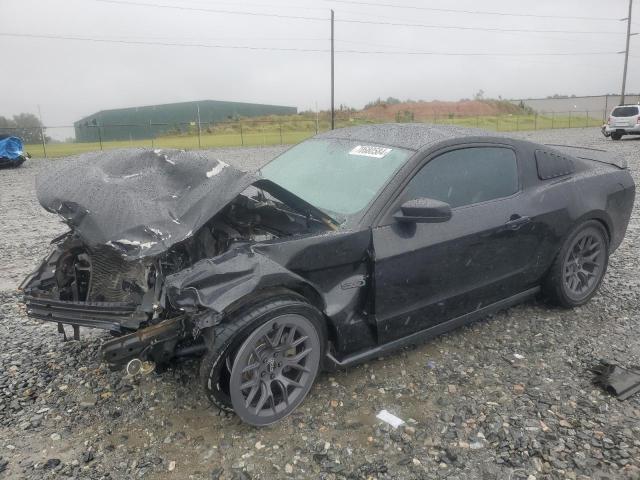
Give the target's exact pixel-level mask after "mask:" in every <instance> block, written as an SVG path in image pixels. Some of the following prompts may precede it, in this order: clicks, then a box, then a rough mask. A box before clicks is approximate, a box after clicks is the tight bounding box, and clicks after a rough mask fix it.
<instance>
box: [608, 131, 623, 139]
mask: <svg viewBox="0 0 640 480" xmlns="http://www.w3.org/2000/svg"><path fill="white" fill-rule="evenodd" d="M621 138H622V134H621V133H618V132H612V133H611V140H620V139H621Z"/></svg>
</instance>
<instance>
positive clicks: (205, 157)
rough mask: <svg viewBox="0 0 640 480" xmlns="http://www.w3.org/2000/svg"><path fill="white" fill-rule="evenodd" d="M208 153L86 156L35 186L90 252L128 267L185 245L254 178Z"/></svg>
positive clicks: (135, 151) (48, 174)
mask: <svg viewBox="0 0 640 480" xmlns="http://www.w3.org/2000/svg"><path fill="white" fill-rule="evenodd" d="M209 155H212V154H207V153H205V152H187V151H182V150H146V149H125V150H111V151H107V152H97V153H87V154H83V155H80V156H78V157H76V158H75V159H73V160H68V161H65V162H64V163H62V164H61V165H60V166H56V168H55V169H51V170H50V171H46V172H44V173H41V174H40V175H39V176H38V177H37V179H36V190H37V196H38V201H39V202H40V204H41V205H42V206H43V207H44V208H45V209H46V210H48V211H50V212H52V213H57V214H58V215H60V216H61V217H62V218H63V219H64V221H65V222H66V223H67V224H68V225H69V226H70V227H71V228H72V229H73V230H74V232H75V233H76V234H77V235H78V236H79V237H80V238H82V240H83V241H84V242H86V243H87V244H88V245H90V246H91V245H104V244H106V245H110V246H112V247H114V248H116V249H117V250H119V251H120V253H121V254H122V255H123V256H124V257H125V258H127V259H129V260H133V259H137V258H142V257H146V256H150V255H157V254H159V253H162V252H164V251H166V250H167V249H169V248H170V247H171V246H172V245H174V244H176V243H178V242H180V241H182V240H185V239H186V238H188V237H190V236H191V235H192V234H193V233H194V232H196V231H197V230H198V229H199V228H200V227H202V226H203V225H204V224H205V223H206V222H207V221H208V220H209V219H211V217H213V216H214V215H215V214H216V213H218V212H219V211H220V210H221V209H222V208H223V207H224V206H226V205H227V204H228V203H229V202H230V201H231V200H233V198H235V197H236V196H237V195H238V194H240V193H241V192H242V191H243V190H244V189H245V188H247V187H248V186H249V185H251V184H252V183H253V182H254V181H255V180H256V179H257V177H256V176H255V175H254V174H251V173H246V172H241V171H239V170H237V169H235V168H233V167H231V166H229V165H227V164H226V163H224V162H222V161H219V160H216V159H215V158H213V157H212V156H209Z"/></svg>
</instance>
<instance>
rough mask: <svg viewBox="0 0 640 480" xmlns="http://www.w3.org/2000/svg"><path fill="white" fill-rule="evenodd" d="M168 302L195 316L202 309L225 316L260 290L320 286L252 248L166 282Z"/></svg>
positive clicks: (203, 262) (202, 264)
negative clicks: (229, 308) (232, 307)
mask: <svg viewBox="0 0 640 480" xmlns="http://www.w3.org/2000/svg"><path fill="white" fill-rule="evenodd" d="M166 287H167V290H166V291H167V298H168V300H169V302H170V303H171V305H172V306H173V307H175V308H177V309H181V310H184V311H187V312H194V311H196V310H198V309H201V308H206V309H209V310H213V311H214V312H217V313H222V312H223V311H224V310H225V309H226V308H227V307H229V306H230V305H231V304H233V303H234V302H236V301H238V300H240V299H241V298H243V297H245V296H247V295H249V294H251V293H254V292H256V291H259V290H263V289H267V288H272V287H284V288H291V289H293V290H297V289H299V288H300V287H304V288H312V289H313V290H314V291H315V292H318V288H317V286H315V285H313V284H312V283H311V282H309V281H308V280H306V279H304V278H302V277H300V276H299V275H297V274H295V273H294V272H292V271H290V270H287V269H286V268H284V267H283V266H282V265H280V264H278V263H276V262H274V261H273V260H271V259H270V258H268V257H266V256H265V255H263V254H261V253H259V252H256V251H255V250H254V249H253V248H252V247H251V246H249V245H247V246H243V247H239V248H236V249H234V250H230V251H228V252H226V253H224V254H222V255H220V256H219V257H215V258H210V259H205V260H200V261H199V262H197V263H195V264H194V265H193V266H191V267H189V268H187V269H185V270H183V271H181V272H178V273H175V274H173V275H169V276H168V277H167V278H166Z"/></svg>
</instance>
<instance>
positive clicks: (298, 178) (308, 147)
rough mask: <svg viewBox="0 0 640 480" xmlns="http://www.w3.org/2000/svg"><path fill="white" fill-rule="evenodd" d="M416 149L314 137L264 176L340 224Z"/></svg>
mask: <svg viewBox="0 0 640 480" xmlns="http://www.w3.org/2000/svg"><path fill="white" fill-rule="evenodd" d="M412 153H413V152H412V151H410V150H404V149H401V148H396V147H388V146H383V145H372V144H369V143H363V142H357V141H351V140H349V141H347V140H338V139H311V140H307V141H305V142H302V143H300V144H298V145H296V146H295V147H293V148H291V149H289V150H287V151H286V152H284V153H283V154H282V155H280V156H279V157H277V158H275V159H274V160H273V161H272V162H270V163H269V164H267V165H266V166H265V167H264V168H262V170H261V173H262V175H263V177H264V178H267V179H269V180H271V181H272V182H274V183H277V184H278V185H280V186H281V187H283V188H285V189H287V190H289V191H290V192H291V193H293V194H295V195H297V196H298V197H300V198H302V199H303V200H305V201H306V202H308V203H310V204H311V205H313V206H315V207H316V208H318V209H320V210H322V211H324V212H325V213H327V214H328V215H329V216H331V217H333V218H334V219H335V220H338V221H339V222H342V221H344V220H345V217H348V216H351V215H354V214H356V213H358V212H360V211H361V210H362V209H364V208H365V207H366V206H367V205H368V204H369V202H370V201H371V200H373V198H374V197H375V196H376V194H377V193H378V192H379V191H380V190H381V189H382V187H383V186H384V184H385V183H386V182H387V181H388V180H389V179H390V178H391V176H392V175H393V173H394V172H395V171H396V170H398V168H399V167H400V166H401V165H402V164H404V163H405V162H406V161H407V159H408V158H409V157H410V156H411V154H412Z"/></svg>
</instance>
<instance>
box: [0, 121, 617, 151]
mask: <svg viewBox="0 0 640 480" xmlns="http://www.w3.org/2000/svg"><path fill="white" fill-rule="evenodd" d="M607 113H608V112H606V111H605V110H596V111H589V110H586V111H575V110H568V111H552V112H538V113H535V112H532V113H528V114H521V115H518V114H502V115H489V116H487V115H476V116H460V115H456V114H452V113H447V114H435V115H433V116H429V117H419V118H418V117H415V116H414V115H413V114H410V113H408V112H405V113H403V114H402V115H398V116H397V117H396V118H395V119H394V121H395V122H398V123H406V122H420V123H432V124H436V125H442V124H445V125H458V126H462V127H474V128H480V129H484V130H493V131H500V132H509V131H520V130H540V129H555V128H583V127H595V126H601V125H602V123H603V119H604V118H606V115H607ZM383 122H389V120H381V119H371V118H363V117H357V116H352V115H342V114H341V115H339V116H338V117H337V118H336V122H335V123H336V128H342V127H347V126H354V125H361V124H366V123H383ZM158 126H162V127H164V128H163V129H162V131H163V133H162V134H153V133H151V132H152V130H155V131H157V128H153V129H152V128H151V127H158ZM330 126H331V122H330V119H329V117H327V116H326V115H325V116H322V117H320V116H318V117H315V118H313V117H309V116H302V115H300V116H298V117H292V116H287V117H284V118H283V119H282V120H277V119H276V120H251V119H244V120H239V121H225V122H217V123H206V124H205V123H198V122H197V121H196V120H194V121H191V122H181V123H171V124H169V123H165V124H156V123H147V124H111V125H88V126H84V127H83V128H85V129H87V128H88V129H90V133H91V135H89V138H90V141H77V140H74V139H68V140H65V141H61V140H54V139H55V138H63V137H64V136H65V132H67V133H68V132H70V131H73V129H74V126H73V125H62V126H46V127H3V128H0V134H5V135H6V134H8V135H16V136H24V137H25V138H30V139H31V140H32V142H33V143H27V144H26V145H25V149H26V151H27V152H28V153H29V154H30V155H32V156H33V157H63V156H69V155H76V154H79V153H83V152H90V151H97V150H106V149H113V148H132V147H144V148H180V149H187V150H189V149H209V148H216V147H242V146H263V145H289V144H295V143H298V142H300V141H302V140H304V139H306V138H309V137H311V136H313V135H315V134H317V133H319V132H323V131H327V130H329V129H330ZM83 137H84V138H87V135H86V132H85V133H84V134H83ZM34 139H37V141H34Z"/></svg>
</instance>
